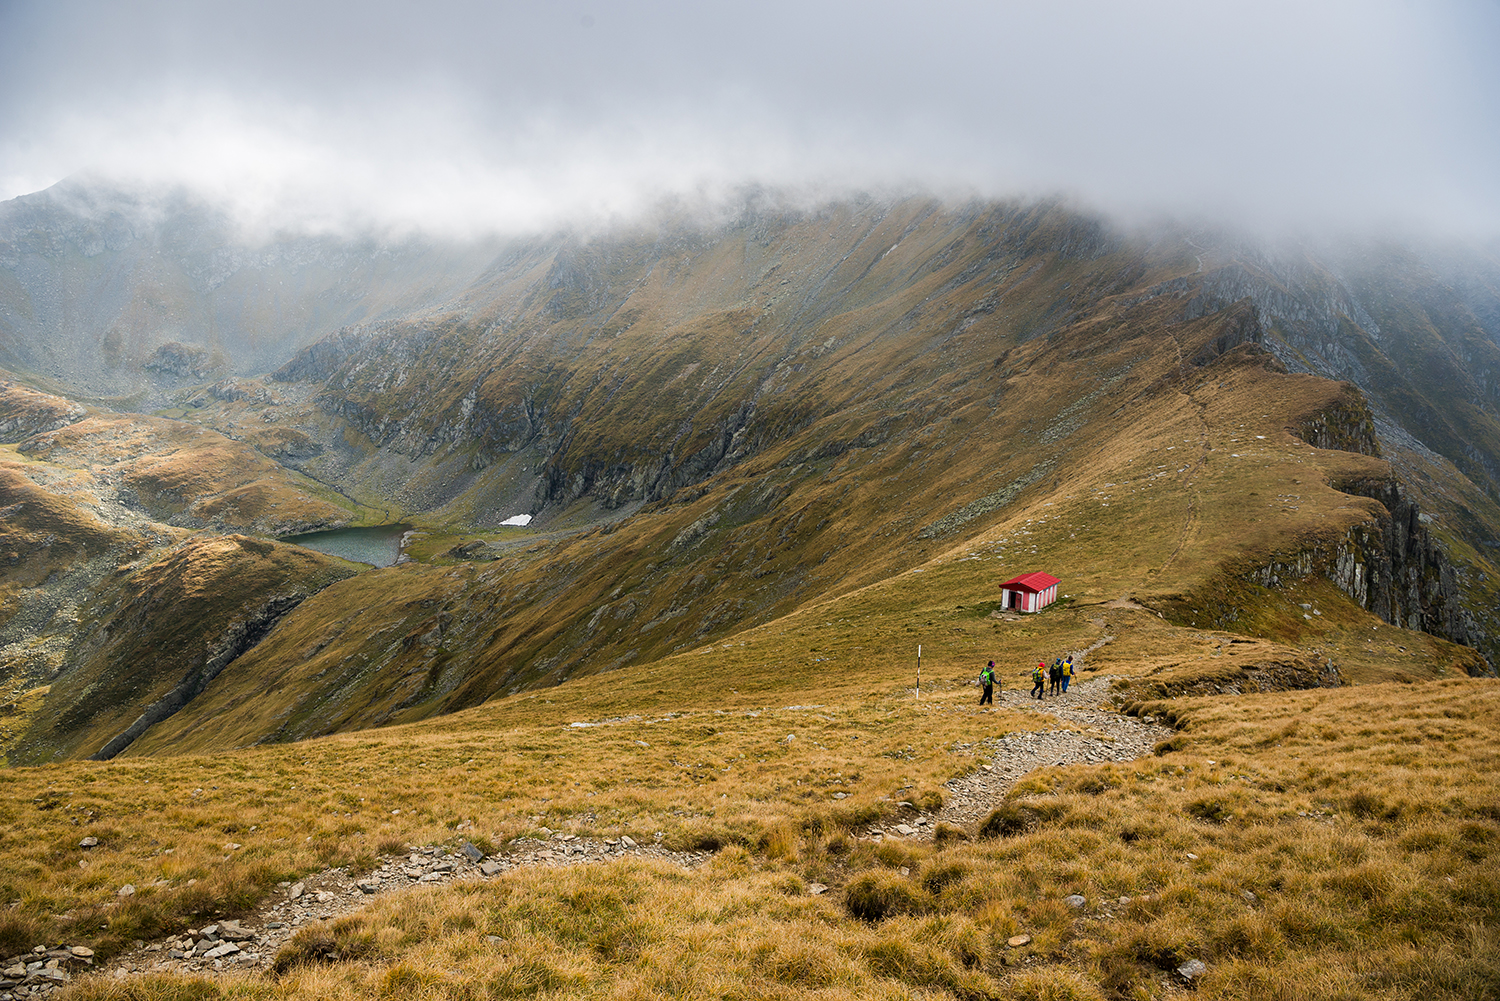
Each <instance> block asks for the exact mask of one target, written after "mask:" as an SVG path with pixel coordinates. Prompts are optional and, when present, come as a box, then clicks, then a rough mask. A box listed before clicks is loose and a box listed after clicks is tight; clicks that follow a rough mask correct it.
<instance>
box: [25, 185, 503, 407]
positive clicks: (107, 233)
mask: <svg viewBox="0 0 1500 1001" xmlns="http://www.w3.org/2000/svg"><path fill="white" fill-rule="evenodd" d="M493 254H494V250H493V247H490V246H483V245H470V246H463V247H451V246H440V245H434V244H430V243H424V242H420V241H409V242H396V243H392V242H377V241H374V240H367V241H355V242H351V241H346V240H342V239H336V238H331V237H313V236H305V237H280V238H274V239H272V238H267V239H264V240H257V241H247V240H245V239H244V238H243V237H242V236H241V235H240V234H239V233H238V232H237V230H236V228H235V226H234V225H233V224H232V223H231V222H230V221H229V220H228V219H227V218H225V217H224V216H223V215H222V214H221V213H218V212H216V211H215V210H213V209H211V208H208V207H206V206H204V205H202V204H200V203H197V202H195V201H193V200H192V199H190V198H189V197H187V196H186V195H183V194H176V195H170V194H169V195H165V196H160V195H150V196H147V195H139V194H130V193H126V192H121V191H116V190H110V189H100V188H95V187H89V186H86V185H82V184H78V183H75V182H63V183H61V184H59V185H57V186H55V187H53V188H49V189H48V190H46V191H43V192H39V193H37V194H34V195H26V196H24V197H21V198H16V199H12V200H11V201H8V202H5V203H3V204H0V366H4V367H7V368H10V369H12V370H15V371H23V372H27V373H29V374H31V375H33V376H36V377H39V378H41V379H45V380H48V381H50V383H51V384H53V385H55V386H57V387H58V388H61V389H62V390H64V391H66V392H74V393H81V394H84V395H88V396H94V397H117V398H123V399H127V400H129V401H131V402H132V403H133V404H134V405H143V404H144V405H150V406H155V405H157V401H158V400H159V395H158V394H159V393H160V392H161V391H162V390H163V389H170V388H174V387H179V386H182V385H185V384H192V383H201V382H202V381H204V380H205V379H213V378H222V377H224V376H229V375H233V374H248V373H255V372H261V371H265V370H267V369H270V368H274V367H276V366H277V365H280V364H281V363H282V362H284V361H285V360H286V358H287V356H288V355H289V354H290V353H291V352H293V351H295V350H296V349H298V348H300V347H302V346H303V345H305V344H308V343H310V342H311V341H313V340H316V339H317V338H319V337H321V336H323V335H324V334H326V333H328V332H329V331H331V330H337V329H338V328H339V327H341V326H343V325H345V324H350V323H360V322H364V321H367V320H370V319H373V318H376V317H380V316H388V315H407V314H409V313H410V312H412V311H414V310H417V309H420V308H422V307H424V306H427V305H431V304H434V303H439V302H445V301H448V300H449V299H451V298H452V297H453V296H454V295H455V294H456V293H457V292H459V291H460V290H462V289H463V288H464V287H465V286H467V285H468V284H469V283H471V282H472V281H473V280H474V279H475V278H476V277H477V276H478V275H479V274H480V273H481V272H482V270H483V268H484V266H485V265H486V264H487V263H488V262H489V260H490V259H491V257H493Z"/></svg>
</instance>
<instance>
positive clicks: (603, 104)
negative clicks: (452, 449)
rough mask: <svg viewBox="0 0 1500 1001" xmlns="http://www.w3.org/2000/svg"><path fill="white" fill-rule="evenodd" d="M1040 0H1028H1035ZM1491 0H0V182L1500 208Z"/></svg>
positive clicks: (315, 203) (1441, 228)
mask: <svg viewBox="0 0 1500 1001" xmlns="http://www.w3.org/2000/svg"><path fill="white" fill-rule="evenodd" d="M1042 7H1044V8H1045V9H1034V8H1042ZM1496 37H1500V14H1497V8H1495V7H1494V6H1493V5H1484V4H1478V3H1474V4H1465V3H1449V4H1427V5H1411V4H1402V3H1394V2H1391V3H1384V2H1378V0H1377V2H1373V3H1354V2H1337V0H1336V2H1331V3H1326V4H1318V5H1306V4H1298V3H1290V2H1267V3H1262V4H1256V5H1247V6H1246V7H1245V8H1243V9H1235V10H1229V9H1220V8H1219V7H1204V6H1203V5H1201V4H1189V3H1172V2H1165V0H1156V2H1148V3H1144V4H1132V5H1120V4H1114V3H1105V2H1075V3H1061V4H1056V5H1020V4H1017V5H1008V4H993V3H964V2H956V0H955V2H949V3H943V4H937V5H926V6H922V7H917V6H912V5H909V4H899V3H894V2H865V3H859V4H855V3H842V2H838V3H825V4H814V5H807V4H791V3H779V2H773V3H770V4H768V5H764V6H760V7H755V8H744V7H730V6H727V5H726V6H712V5H703V4H687V3H665V2H652V3H642V4H636V5H629V6H623V5H613V6H599V7H593V6H592V5H590V4H574V5H572V6H569V5H565V4H557V5H513V6H506V5H501V6H499V7H496V6H494V5H491V4H477V3H475V4H469V3H449V4H445V5H438V6H436V7H430V6H424V7H423V8H420V9H419V8H413V7H410V6H408V5H394V4H392V5H387V6H381V5H375V6H373V7H372V6H369V5H352V4H351V5H347V6H346V5H343V4H338V3H325V4H321V5H317V6H315V7H313V8H311V9H308V8H306V7H305V6H303V5H296V6H294V5H290V4H280V3H271V4H269V5H258V6H256V7H255V8H254V9H253V10H241V9H230V8H227V7H224V8H215V7H211V6H209V5H202V4H180V3H168V2H159V3H146V4H144V5H134V6H133V8H132V10H131V11H130V12H128V16H127V14H126V13H123V12H121V13H117V12H115V11H113V10H111V9H108V8H98V7H88V6H78V5H68V4H46V5H44V4H34V5H33V4H24V3H23V4H14V5H10V6H7V7H4V8H0V38H6V39H9V41H0V67H4V68H0V94H3V96H0V121H3V122H5V123H7V124H5V125H0V197H13V196H15V195H19V194H23V193H26V192H29V191H34V190H38V189H40V188H43V187H45V186H47V185H50V184H52V183H55V182H56V181H57V180H59V179H61V178H63V177H66V176H71V175H75V174H80V173H89V174H91V175H93V176H98V177H103V178H107V179H110V180H112V181H115V182H117V183H124V184H132V185H137V184H138V185H144V186H148V187H159V186H170V185H183V186H186V187H188V188H189V189H191V190H193V191H194V192H196V193H198V194H200V195H202V196H203V197H205V198H208V199H210V200H212V201H214V202H216V203H219V204H223V205H225V206H227V207H229V208H230V210H231V211H232V212H233V213H234V214H235V216H236V217H237V218H238V219H239V220H240V221H241V222H242V223H243V224H245V225H246V226H248V227H252V228H256V229H261V230H266V229H286V228H290V229H296V230H302V231H310V232H342V231H349V230H353V229H359V230H370V229H377V230H389V231H424V232H428V233H432V234H435V235H443V236H459V237H468V236H475V235H478V234H481V233H485V232H525V231H535V230H538V229H544V228H549V227H552V226H557V225H597V224H599V223H601V222H603V223H607V222H611V221H617V220H619V219H622V218H626V217H629V216H632V215H634V214H636V213H638V212H641V211H642V210H643V209H645V208H647V207H652V206H657V205H659V204H660V203H661V201H662V200H663V199H664V198H667V197H676V198H682V199H687V200H689V201H694V200H697V201H701V202H703V203H705V204H711V203H714V202H715V201H717V200H721V199H723V198H726V197H728V196H729V195H730V194H731V193H733V192H735V191H738V190H741V189H743V188H744V187H745V186H747V185H753V184H759V185H765V186H768V187H772V188H775V189H778V190H782V191H786V192H792V193H795V194H796V195H799V196H802V197H806V198H808V199H815V198H818V197H826V196H830V195H837V194H841V193H845V192H848V191H853V190H866V191H877V192H881V191H910V190H927V191H931V192H934V193H937V194H940V195H957V196H964V195H975V196H980V197H1007V196H1014V195H1052V194H1060V195H1064V196H1067V197H1070V198H1073V199H1075V200H1077V201H1079V202H1081V203H1083V204H1086V205H1089V206H1092V207H1096V208H1099V209H1102V210H1105V211H1108V212H1112V213H1114V214H1116V215H1117V216H1121V217H1124V218H1136V219H1142V218H1149V217H1153V216H1160V215H1173V216H1176V217H1179V218H1182V217H1187V218H1194V219H1203V220H1209V221H1218V222H1229V223H1233V224H1236V225H1239V226H1242V227H1248V228H1253V229H1260V230H1264V231H1271V232H1286V231H1297V230H1328V229H1351V228H1352V229H1360V230H1372V229H1381V228H1390V227H1394V228H1397V229H1406V230H1419V231H1428V232H1437V233H1441V234H1444V235H1467V236H1480V237H1493V236H1495V235H1496V234H1497V233H1500V175H1497V174H1496V172H1495V171H1494V170H1493V164H1494V163H1495V162H1500V157H1497V155H1496V154H1497V153H1500V129H1497V128H1496V125H1497V123H1500V114H1497V112H1500V70H1497V69H1496V68H1495V67H1496V66H1497V65H1500V59H1496V58H1495V56H1496V53H1495V52H1494V51H1493V39H1494V38H1496Z"/></svg>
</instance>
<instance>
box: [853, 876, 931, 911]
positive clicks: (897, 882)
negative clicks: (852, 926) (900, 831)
mask: <svg viewBox="0 0 1500 1001" xmlns="http://www.w3.org/2000/svg"><path fill="white" fill-rule="evenodd" d="M926 904H927V902H926V900H924V899H923V897H922V895H921V894H920V893H918V892H917V890H916V888H915V887H913V886H912V885H911V883H910V882H908V881H907V880H906V879H905V878H904V877H902V876H897V875H896V874H895V873H889V872H870V873H866V874H865V875H863V876H860V877H859V878H858V879H856V880H854V881H853V882H852V883H850V884H849V885H848V886H847V887H846V888H845V890H844V908H845V909H846V910H847V911H848V912H849V913H850V914H852V915H854V916H855V917H856V918H859V919H860V920H861V921H883V920H885V919H886V918H889V917H894V916H895V915H897V914H918V913H920V912H921V911H922V910H923V909H924V908H925V907H926Z"/></svg>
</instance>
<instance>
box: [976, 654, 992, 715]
mask: <svg viewBox="0 0 1500 1001" xmlns="http://www.w3.org/2000/svg"><path fill="white" fill-rule="evenodd" d="M979 683H980V684H981V685H983V686H984V694H983V695H981V696H979V704H980V705H984V704H985V703H986V702H988V703H989V704H990V705H994V704H995V662H994V661H993V660H992V661H990V663H989V666H988V667H986V668H985V669H984V670H982V671H980V672H979Z"/></svg>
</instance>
